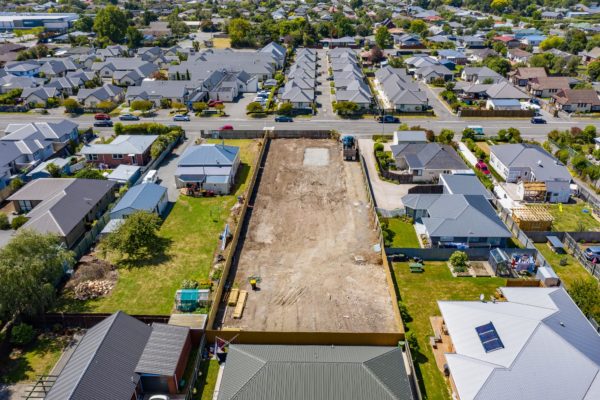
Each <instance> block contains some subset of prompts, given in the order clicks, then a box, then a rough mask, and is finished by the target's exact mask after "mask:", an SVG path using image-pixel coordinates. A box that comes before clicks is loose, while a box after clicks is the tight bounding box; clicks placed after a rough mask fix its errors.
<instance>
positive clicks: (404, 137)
mask: <svg viewBox="0 0 600 400" xmlns="http://www.w3.org/2000/svg"><path fill="white" fill-rule="evenodd" d="M403 143H427V134H426V133H425V131H394V138H393V139H392V144H393V145H397V144H403Z"/></svg>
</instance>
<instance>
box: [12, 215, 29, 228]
mask: <svg viewBox="0 0 600 400" xmlns="http://www.w3.org/2000/svg"><path fill="white" fill-rule="evenodd" d="M27 221H28V218H27V217H26V216H24V215H17V216H16V217H14V218H13V219H12V221H10V227H11V228H12V229H14V230H17V229H19V228H20V227H22V226H23V225H25V223H26V222H27Z"/></svg>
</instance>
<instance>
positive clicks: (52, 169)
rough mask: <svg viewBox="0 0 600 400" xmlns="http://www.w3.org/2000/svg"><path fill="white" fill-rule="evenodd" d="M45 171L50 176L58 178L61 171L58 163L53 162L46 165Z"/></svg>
mask: <svg viewBox="0 0 600 400" xmlns="http://www.w3.org/2000/svg"><path fill="white" fill-rule="evenodd" d="M46 171H48V173H49V174H50V176H51V177H53V178H60V173H61V171H60V168H59V167H58V165H56V164H54V163H49V164H48V165H46Z"/></svg>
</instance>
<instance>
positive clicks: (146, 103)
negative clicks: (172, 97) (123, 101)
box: [129, 100, 154, 112]
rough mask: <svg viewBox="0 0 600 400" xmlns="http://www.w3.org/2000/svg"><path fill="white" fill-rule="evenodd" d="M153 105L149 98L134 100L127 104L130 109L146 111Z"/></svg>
mask: <svg viewBox="0 0 600 400" xmlns="http://www.w3.org/2000/svg"><path fill="white" fill-rule="evenodd" d="M152 107H154V103H153V102H151V101H150V100H134V101H132V102H131V104H130V105H129V108H131V109H132V110H137V111H142V112H147V111H149V110H151V109H152Z"/></svg>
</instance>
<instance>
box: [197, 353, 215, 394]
mask: <svg viewBox="0 0 600 400" xmlns="http://www.w3.org/2000/svg"><path fill="white" fill-rule="evenodd" d="M200 371H202V376H199V377H198V380H197V381H196V390H197V392H196V395H195V396H194V397H193V398H194V400H212V398H213V393H214V391H215V385H216V384H217V376H218V375H219V362H218V361H217V360H207V361H202V363H201V364H200Z"/></svg>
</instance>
